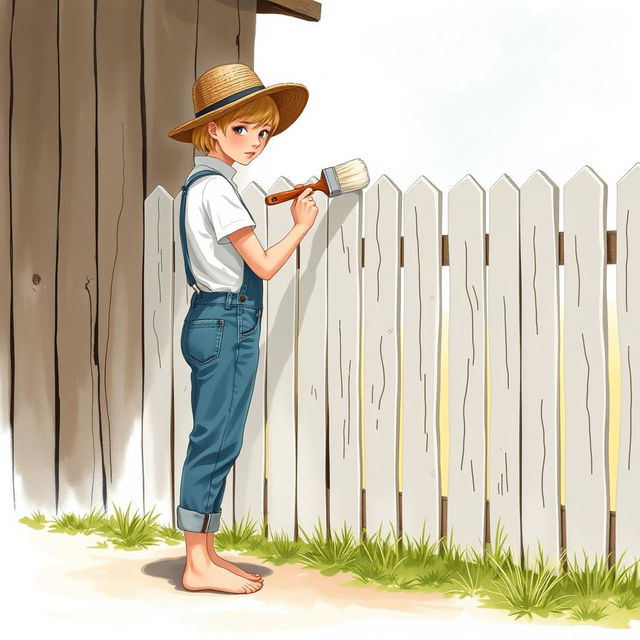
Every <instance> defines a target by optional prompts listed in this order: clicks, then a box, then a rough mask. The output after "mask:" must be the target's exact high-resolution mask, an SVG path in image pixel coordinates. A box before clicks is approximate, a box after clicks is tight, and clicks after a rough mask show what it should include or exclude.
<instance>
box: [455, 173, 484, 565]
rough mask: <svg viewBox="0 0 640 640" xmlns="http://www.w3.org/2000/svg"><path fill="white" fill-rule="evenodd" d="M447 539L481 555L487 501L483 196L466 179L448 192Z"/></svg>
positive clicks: (475, 183)
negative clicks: (449, 264) (451, 539)
mask: <svg viewBox="0 0 640 640" xmlns="http://www.w3.org/2000/svg"><path fill="white" fill-rule="evenodd" d="M448 210H449V257H450V261H451V266H450V267H449V283H450V285H449V486H448V491H447V504H448V512H447V527H448V535H450V536H451V537H452V538H453V541H454V543H455V544H459V545H461V547H463V548H464V547H466V548H467V552H468V551H469V550H470V549H475V550H476V551H477V552H480V553H483V550H484V547H483V544H484V528H485V497H486V480H485V474H486V464H485V450H486V433H485V432H486V406H485V405H486V403H485V366H486V357H485V319H484V316H485V273H484V264H485V257H484V236H485V231H484V230H485V192H484V190H483V189H482V187H480V185H479V184H478V183H477V182H476V181H475V180H474V179H473V177H472V176H470V175H467V176H465V178H463V179H462V180H461V181H460V182H458V184H457V185H455V186H454V187H453V189H451V191H450V192H449V203H448Z"/></svg>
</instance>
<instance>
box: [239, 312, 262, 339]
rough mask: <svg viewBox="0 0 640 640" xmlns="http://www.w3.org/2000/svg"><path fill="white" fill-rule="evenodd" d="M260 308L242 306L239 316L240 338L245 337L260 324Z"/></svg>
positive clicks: (253, 331)
mask: <svg viewBox="0 0 640 640" xmlns="http://www.w3.org/2000/svg"><path fill="white" fill-rule="evenodd" d="M261 316H262V309H254V308H253V307H244V308H243V309H242V313H241V317H240V338H241V339H242V338H246V337H247V336H250V335H251V334H252V333H255V331H256V329H257V328H258V327H259V326H260V317H261Z"/></svg>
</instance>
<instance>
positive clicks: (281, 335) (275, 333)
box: [263, 178, 297, 537]
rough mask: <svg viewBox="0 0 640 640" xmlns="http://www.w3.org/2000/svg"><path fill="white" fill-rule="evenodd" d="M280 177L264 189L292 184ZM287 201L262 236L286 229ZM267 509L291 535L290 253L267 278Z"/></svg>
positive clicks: (293, 291) (275, 238)
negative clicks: (269, 278) (265, 233)
mask: <svg viewBox="0 0 640 640" xmlns="http://www.w3.org/2000/svg"><path fill="white" fill-rule="evenodd" d="M292 188H293V185H292V184H291V182H289V181H288V180H286V179H285V178H280V179H279V180H278V181H277V182H276V183H275V184H274V185H273V186H272V187H271V189H270V190H269V193H275V192H277V191H286V190H288V189H292ZM290 208H291V203H290V202H283V203H282V204H277V205H274V206H271V207H269V210H268V214H267V238H268V241H269V243H270V244H275V243H276V242H279V241H280V240H281V239H282V238H283V237H284V236H285V235H287V233H289V231H290V230H291V213H290ZM266 295H267V297H268V299H269V314H268V316H267V322H266V327H263V328H266V330H267V336H268V337H267V388H266V392H267V451H268V453H267V474H268V475H267V511H268V523H269V529H268V531H269V535H272V534H274V533H275V534H280V533H283V532H284V533H285V534H286V535H288V536H290V537H293V536H294V534H295V498H296V493H295V491H296V446H295V444H296V443H295V406H294V402H295V383H296V380H295V364H296V363H295V359H296V354H295V347H296V333H295V332H296V307H297V274H296V252H295V251H294V252H293V253H292V254H291V256H290V257H289V259H288V260H287V262H285V264H283V265H282V268H281V269H280V271H278V273H276V274H275V275H274V276H273V278H271V280H269V281H268V282H267V287H266Z"/></svg>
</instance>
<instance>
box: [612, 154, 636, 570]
mask: <svg viewBox="0 0 640 640" xmlns="http://www.w3.org/2000/svg"><path fill="white" fill-rule="evenodd" d="M617 207H618V210H617V225H616V226H617V229H618V234H617V252H616V253H617V259H616V290H617V291H616V299H617V311H618V331H619V338H620V341H619V344H620V372H621V387H622V388H621V395H620V449H619V454H618V484H617V494H616V558H621V557H622V564H624V565H630V564H632V563H633V562H635V561H636V560H638V559H640V509H638V487H640V447H639V446H638V443H639V442H640V432H638V426H639V425H640V359H639V356H640V331H639V330H638V327H640V287H639V286H638V282H640V250H639V248H640V164H635V165H634V166H633V167H632V169H631V170H630V171H628V172H627V173H626V174H625V175H624V176H623V178H621V180H620V181H619V182H618V198H617ZM625 551H626V553H624V552H625Z"/></svg>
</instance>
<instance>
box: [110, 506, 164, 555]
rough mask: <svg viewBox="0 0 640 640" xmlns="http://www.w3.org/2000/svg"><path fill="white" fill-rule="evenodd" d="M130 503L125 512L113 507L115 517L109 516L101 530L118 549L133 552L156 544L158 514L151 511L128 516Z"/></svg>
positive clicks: (157, 538)
mask: <svg viewBox="0 0 640 640" xmlns="http://www.w3.org/2000/svg"><path fill="white" fill-rule="evenodd" d="M130 509H131V503H129V506H128V507H127V510H126V512H124V511H122V510H121V509H119V508H118V507H116V506H115V505H114V511H115V515H111V516H110V517H109V518H108V519H107V520H106V521H105V525H104V527H103V528H102V530H101V531H102V532H103V534H104V535H105V537H106V538H107V539H108V540H109V541H110V542H111V543H112V544H113V546H114V547H117V548H118V549H125V550H127V551H135V550H138V549H146V548H148V547H150V546H153V545H156V544H158V541H159V538H160V536H159V534H158V530H157V526H156V520H157V519H158V517H159V516H158V514H154V513H153V511H154V509H155V508H154V509H152V510H151V511H150V512H149V513H146V514H144V515H140V514H139V513H138V511H136V512H135V514H133V515H130V514H129V511H130Z"/></svg>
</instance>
